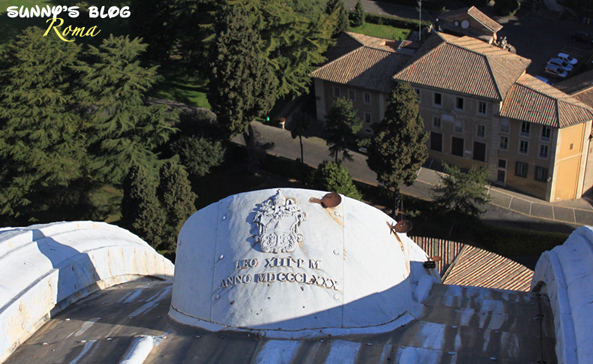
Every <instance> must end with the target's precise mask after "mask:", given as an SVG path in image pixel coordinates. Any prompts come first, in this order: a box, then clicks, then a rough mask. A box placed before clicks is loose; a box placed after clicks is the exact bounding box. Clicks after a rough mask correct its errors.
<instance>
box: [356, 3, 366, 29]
mask: <svg viewBox="0 0 593 364" xmlns="http://www.w3.org/2000/svg"><path fill="white" fill-rule="evenodd" d="M365 17H366V14H365V12H364V8H363V7H362V2H360V0H358V1H357V2H356V6H355V7H354V26H355V27H359V26H362V25H364V19H365Z"/></svg>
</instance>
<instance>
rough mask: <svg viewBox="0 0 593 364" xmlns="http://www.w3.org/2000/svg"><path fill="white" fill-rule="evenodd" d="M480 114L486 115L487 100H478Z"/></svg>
mask: <svg viewBox="0 0 593 364" xmlns="http://www.w3.org/2000/svg"><path fill="white" fill-rule="evenodd" d="M478 114H480V115H486V103H485V102H482V101H480V102H478Z"/></svg>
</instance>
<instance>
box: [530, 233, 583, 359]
mask: <svg viewBox="0 0 593 364" xmlns="http://www.w3.org/2000/svg"><path fill="white" fill-rule="evenodd" d="M592 263H593V230H592V228H591V227H588V226H583V227H580V228H578V229H577V230H575V231H574V232H573V233H572V234H571V235H570V237H569V238H568V239H567V240H566V242H565V243H564V244H563V245H561V246H557V247H555V248H554V249H552V250H551V251H548V252H545V253H544V254H542V256H541V258H540V259H539V261H538V262H537V266H536V267H535V274H534V276H533V281H532V286H531V287H532V290H533V289H535V290H536V291H537V290H540V291H541V292H544V293H546V294H547V295H548V297H549V298H550V304H551V306H552V311H553V313H554V329H555V332H556V355H557V357H558V363H560V364H572V363H590V362H591V358H593V332H592V330H591V328H592V327H593V314H592V312H593V264H592Z"/></svg>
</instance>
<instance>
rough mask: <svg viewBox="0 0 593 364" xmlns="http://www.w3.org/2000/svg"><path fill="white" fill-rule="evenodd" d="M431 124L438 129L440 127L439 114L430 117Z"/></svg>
mask: <svg viewBox="0 0 593 364" xmlns="http://www.w3.org/2000/svg"><path fill="white" fill-rule="evenodd" d="M432 126H434V127H435V128H439V129H440V127H441V117H440V116H435V117H433V118H432Z"/></svg>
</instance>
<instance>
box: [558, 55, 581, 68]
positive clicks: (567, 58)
mask: <svg viewBox="0 0 593 364" xmlns="http://www.w3.org/2000/svg"><path fill="white" fill-rule="evenodd" d="M558 58H560V59H561V60H563V61H566V62H568V63H570V64H571V65H573V66H574V65H575V64H577V63H579V60H578V59H576V58H574V57H571V56H569V55H568V54H566V53H558Z"/></svg>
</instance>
